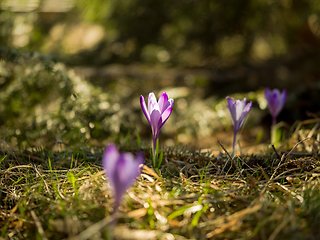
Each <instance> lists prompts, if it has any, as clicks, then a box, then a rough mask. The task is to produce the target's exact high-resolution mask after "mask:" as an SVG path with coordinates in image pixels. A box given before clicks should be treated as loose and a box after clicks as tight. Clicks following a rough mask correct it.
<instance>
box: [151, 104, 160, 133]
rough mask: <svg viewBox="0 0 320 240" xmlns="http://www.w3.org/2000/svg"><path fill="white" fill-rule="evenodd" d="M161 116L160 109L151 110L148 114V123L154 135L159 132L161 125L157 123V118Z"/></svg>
mask: <svg viewBox="0 0 320 240" xmlns="http://www.w3.org/2000/svg"><path fill="white" fill-rule="evenodd" d="M160 118H161V114H160V111H158V110H153V111H152V112H151V115H150V125H151V130H152V135H153V136H156V135H158V134H159V131H160V128H161V126H160V125H159V120H160Z"/></svg>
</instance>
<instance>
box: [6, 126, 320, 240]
mask: <svg viewBox="0 0 320 240" xmlns="http://www.w3.org/2000/svg"><path fill="white" fill-rule="evenodd" d="M299 128H301V126H299ZM311 131H312V130H311ZM300 132H301V134H300V135H299V131H297V132H295V134H297V135H295V134H293V135H292V137H291V138H290V140H289V141H287V142H286V143H285V145H290V146H291V145H292V146H291V147H290V149H289V151H283V152H280V151H279V150H276V149H275V148H274V149H272V148H271V149H268V150H266V151H265V154H264V155H240V156H238V157H236V160H237V162H238V164H239V165H238V166H237V168H236V167H234V166H232V165H230V164H228V165H227V167H226V170H225V171H226V172H224V173H222V172H221V169H222V168H223V166H224V164H225V163H226V161H227V159H228V154H227V153H225V152H224V150H222V152H223V153H221V154H219V155H215V156H213V155H212V154H210V153H208V152H206V153H203V152H201V151H199V150H190V149H187V148H180V149H178V148H168V149H166V150H165V154H164V158H165V159H164V161H163V165H162V167H161V169H160V173H161V175H159V174H157V173H156V172H155V171H153V169H151V168H150V164H151V160H150V159H149V157H148V154H147V151H146V165H145V166H144V169H143V173H142V174H141V177H140V179H138V180H137V181H136V183H135V185H134V187H132V188H130V189H129V190H128V191H127V195H126V196H125V197H124V199H123V203H122V205H121V207H120V209H119V211H118V213H117V214H116V218H117V224H116V225H110V224H111V221H112V218H111V215H112V213H113V211H114V210H113V209H112V206H113V199H112V192H111V191H110V190H109V188H108V184H107V181H106V179H105V176H104V173H103V171H101V166H100V162H101V154H102V149H101V150H95V151H94V150H92V149H90V150H89V149H87V150H83V149H81V150H80V149H75V150H73V151H66V150H64V151H60V152H52V151H50V150H46V149H45V150H33V151H32V152H30V151H29V152H28V151H24V152H17V151H12V150H10V149H5V150H3V151H2V153H1V157H0V160H1V170H0V171H1V179H0V181H1V189H0V190H1V191H0V201H1V208H0V218H1V221H0V228H1V229H2V230H1V232H0V234H1V238H2V239H108V238H109V239H110V236H111V235H113V238H114V239H266V240H272V239H319V238H320V230H319V229H320V228H319V227H320V193H319V190H320V181H319V176H320V168H319V156H318V147H319V144H318V142H317V141H316V140H315V139H312V138H311V137H312V136H315V134H317V132H313V133H312V134H311V133H310V131H308V130H304V131H300ZM305 135H306V136H305ZM301 136H305V138H303V140H302V141H300V142H299V138H301ZM294 142H295V143H294ZM293 143H294V144H293ZM266 149H267V147H266ZM131 151H133V152H134V149H131ZM108 226H112V227H110V228H108ZM110 229H111V230H112V231H111V230H110Z"/></svg>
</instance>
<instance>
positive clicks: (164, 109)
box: [140, 92, 174, 167]
mask: <svg viewBox="0 0 320 240" xmlns="http://www.w3.org/2000/svg"><path fill="white" fill-rule="evenodd" d="M173 103H174V101H173V99H172V98H170V99H168V95H167V93H166V92H163V93H162V94H161V96H160V97H159V100H158V102H157V99H156V96H155V95H154V93H153V92H152V93H149V97H148V108H147V105H146V102H145V101H144V97H143V96H140V104H141V108H142V111H143V113H144V115H145V116H146V118H147V120H148V122H149V124H150V126H151V131H152V138H153V143H152V151H153V166H154V167H155V166H156V164H157V163H156V162H155V159H156V158H157V156H156V147H157V140H158V136H159V133H160V130H161V128H162V126H163V124H164V123H165V122H166V121H167V120H168V118H169V117H170V114H171V112H172V107H173Z"/></svg>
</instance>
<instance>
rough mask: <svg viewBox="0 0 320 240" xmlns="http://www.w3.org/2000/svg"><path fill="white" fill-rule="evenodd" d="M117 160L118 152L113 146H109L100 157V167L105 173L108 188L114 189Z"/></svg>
mask: <svg viewBox="0 0 320 240" xmlns="http://www.w3.org/2000/svg"><path fill="white" fill-rule="evenodd" d="M118 159H119V152H118V149H117V147H116V146H115V145H114V144H109V145H108V146H107V147H106V149H105V151H104V153H103V156H102V167H103V169H104V170H105V171H106V176H107V178H108V180H109V183H110V186H111V187H112V188H113V189H115V182H114V174H115V169H116V165H117V162H118Z"/></svg>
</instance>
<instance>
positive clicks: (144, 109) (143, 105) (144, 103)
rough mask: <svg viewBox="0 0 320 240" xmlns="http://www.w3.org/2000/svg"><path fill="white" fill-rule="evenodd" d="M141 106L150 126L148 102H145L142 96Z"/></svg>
mask: <svg viewBox="0 0 320 240" xmlns="http://www.w3.org/2000/svg"><path fill="white" fill-rule="evenodd" d="M140 105H141V108H142V111H143V113H144V115H145V116H146V118H147V120H148V122H149V124H150V115H149V112H148V109H147V105H146V102H145V101H144V97H143V96H142V95H141V96H140Z"/></svg>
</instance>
